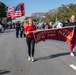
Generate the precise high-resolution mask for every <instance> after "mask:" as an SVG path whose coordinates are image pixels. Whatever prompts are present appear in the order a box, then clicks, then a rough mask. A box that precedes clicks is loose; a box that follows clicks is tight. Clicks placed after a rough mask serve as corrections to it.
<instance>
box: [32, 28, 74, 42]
mask: <svg viewBox="0 0 76 75" xmlns="http://www.w3.org/2000/svg"><path fill="white" fill-rule="evenodd" d="M33 34H34V38H35V41H36V43H38V42H40V41H45V40H49V39H50V40H58V41H63V42H70V41H71V40H72V37H73V34H74V27H63V28H54V29H47V30H37V31H34V32H33Z"/></svg>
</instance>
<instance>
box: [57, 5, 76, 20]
mask: <svg viewBox="0 0 76 75" xmlns="http://www.w3.org/2000/svg"><path fill="white" fill-rule="evenodd" d="M71 15H76V4H69V5H62V6H61V7H59V8H58V12H57V17H58V19H60V20H63V21H68V19H69V18H70V16H71Z"/></svg>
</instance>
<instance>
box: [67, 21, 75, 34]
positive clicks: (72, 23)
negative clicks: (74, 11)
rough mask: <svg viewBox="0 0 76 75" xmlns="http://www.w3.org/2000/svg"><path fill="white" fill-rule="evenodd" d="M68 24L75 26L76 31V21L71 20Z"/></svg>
mask: <svg viewBox="0 0 76 75" xmlns="http://www.w3.org/2000/svg"><path fill="white" fill-rule="evenodd" d="M68 26H75V28H74V33H76V22H69V23H68Z"/></svg>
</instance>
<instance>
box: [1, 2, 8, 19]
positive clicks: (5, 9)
mask: <svg viewBox="0 0 76 75" xmlns="http://www.w3.org/2000/svg"><path fill="white" fill-rule="evenodd" d="M7 9H8V7H7V6H6V5H5V4H4V3H3V2H0V20H2V18H3V17H6V13H7Z"/></svg>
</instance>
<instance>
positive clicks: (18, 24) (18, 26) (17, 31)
mask: <svg viewBox="0 0 76 75" xmlns="http://www.w3.org/2000/svg"><path fill="white" fill-rule="evenodd" d="M19 30H20V22H19V21H18V22H17V23H16V38H18V37H19Z"/></svg>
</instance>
